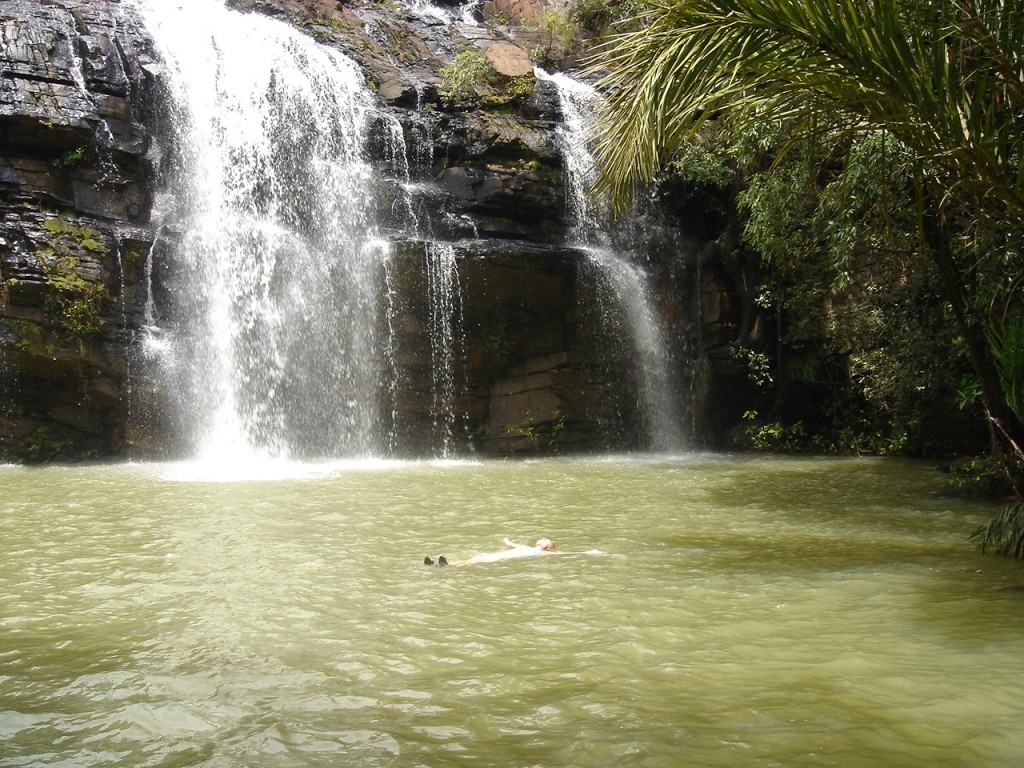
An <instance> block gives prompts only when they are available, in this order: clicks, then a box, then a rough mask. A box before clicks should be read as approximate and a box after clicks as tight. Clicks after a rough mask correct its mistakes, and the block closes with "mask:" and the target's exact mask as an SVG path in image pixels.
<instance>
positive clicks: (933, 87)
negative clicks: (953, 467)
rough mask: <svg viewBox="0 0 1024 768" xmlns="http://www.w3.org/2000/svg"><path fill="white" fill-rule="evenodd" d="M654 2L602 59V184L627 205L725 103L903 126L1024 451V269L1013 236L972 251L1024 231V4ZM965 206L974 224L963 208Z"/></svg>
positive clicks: (923, 220)
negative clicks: (1013, 260)
mask: <svg viewBox="0 0 1024 768" xmlns="http://www.w3.org/2000/svg"><path fill="white" fill-rule="evenodd" d="M645 5H646V9H645V10H644V11H643V12H642V19H641V22H642V23H641V24H640V27H641V29H640V31H637V32H631V33H626V34H622V35H619V36H616V37H613V38H611V39H610V40H609V42H608V44H607V45H606V46H605V47H604V49H603V50H602V51H601V53H600V54H599V56H598V59H597V60H596V63H597V64H598V65H599V66H600V67H602V68H603V69H606V70H607V74H606V75H605V76H604V77H603V79H602V84H601V85H602V88H603V90H605V91H606V92H607V93H608V100H607V106H606V110H605V113H604V115H603V120H602V122H601V126H600V128H599V133H598V137H597V138H598V148H597V157H598V161H599V163H600V164H601V170H600V173H599V175H598V179H597V182H596V185H595V192H596V193H597V194H601V195H605V196H607V197H609V198H610V199H611V200H612V202H613V203H614V205H615V207H616V208H617V209H618V210H623V209H625V208H626V207H627V206H628V205H629V204H630V202H631V200H632V199H633V198H634V196H635V194H636V192H637V190H639V189H641V188H642V187H643V186H644V185H646V184H647V183H648V182H650V180H651V179H653V177H654V175H655V174H656V173H657V171H658V170H659V169H660V168H661V167H662V166H663V165H664V164H665V163H666V162H667V161H668V160H670V159H671V157H672V156H673V154H674V153H675V152H676V151H677V150H678V149H680V147H682V146H683V145H684V144H685V143H686V142H687V141H689V140H690V139H691V138H692V137H693V136H694V135H695V133H696V131H697V130H698V129H699V128H700V126H701V125H702V124H703V123H704V122H705V121H707V120H709V119H712V118H713V119H716V120H717V121H719V122H720V123H722V124H724V125H726V126H728V127H730V128H732V129H733V130H736V131H741V130H743V129H744V128H746V127H748V126H749V124H750V123H751V122H752V121H753V120H755V119H763V117H764V116H766V115H767V116H770V117H774V118H779V119H782V120H785V121H788V122H789V123H791V124H794V125H797V126H799V129H802V130H804V131H820V130H824V129H826V128H828V129H830V130H836V129H839V128H845V129H850V130H855V131H857V132H861V133H870V132H884V133H886V134H889V135H891V136H894V137H895V138H897V139H898V140H899V141H901V142H902V143H903V144H904V145H905V147H906V148H907V149H908V150H909V151H910V153H911V154H912V157H913V158H914V164H915V169H916V172H915V177H916V180H917V181H916V185H917V189H918V195H917V198H918V220H919V222H920V230H921V236H922V237H921V239H922V247H923V248H924V249H925V250H926V251H927V252H928V255H929V256H930V258H931V259H932V260H933V262H934V263H935V265H936V266H937V268H938V271H939V274H940V275H941V276H942V279H943V283H944V286H945V290H946V292H947V298H948V300H949V301H950V303H951V305H952V307H953V310H954V312H955V313H956V316H957V320H958V323H959V327H960V331H961V334H962V336H963V338H964V342H965V345H966V347H967V349H968V351H969V352H970V355H971V359H972V363H973V366H974V370H975V373H976V374H977V377H978V382H979V385H980V388H981V391H982V397H983V399H984V403H985V406H986V409H987V411H988V415H989V419H990V423H991V425H992V428H993V432H994V434H995V435H996V436H997V437H998V438H999V440H1000V443H1001V444H1002V445H1003V446H1005V447H1008V448H1009V449H1010V451H1011V453H1012V454H1013V455H1016V456H1017V457H1024V422H1022V420H1021V418H1020V417H1019V416H1018V414H1016V413H1014V411H1013V409H1012V408H1010V407H1009V404H1008V403H1007V395H1008V394H1009V393H1007V392H1006V391H1005V390H1004V388H1003V386H1002V380H1005V378H1006V376H1005V371H1004V372H1003V374H1004V375H1003V377H1002V379H1001V378H1000V369H999V368H998V367H997V365H996V360H995V355H994V354H993V347H992V344H990V341H991V340H994V339H999V338H1000V337H1001V336H1002V335H1003V334H1002V327H1003V325H1002V324H1003V322H1004V321H1005V320H1007V318H1008V317H1009V314H1008V312H1007V308H1008V307H1010V306H1011V305H1012V303H1013V301H1014V300H1015V298H1016V297H1018V296H1019V294H1020V291H1021V285H1022V284H1024V280H1022V276H1024V268H1022V265H1020V264H1008V262H1009V261H1010V259H1008V258H1007V253H1006V252H999V251H998V249H992V248H982V247H980V246H979V247H976V248H974V249H973V250H971V251H970V253H969V256H970V258H965V257H964V254H965V252H966V251H965V249H964V247H963V243H964V242H965V241H966V240H968V239H970V238H976V241H977V242H978V243H980V242H982V241H983V240H985V239H986V238H987V242H990V243H991V242H993V241H997V240H999V239H1000V238H1002V239H1006V237H1007V233H1010V234H1011V236H1012V235H1013V234H1016V236H1020V235H1021V234H1022V233H1024V163H1022V160H1024V3H1018V2H1010V1H1009V0H647V2H646V3H645ZM964 211H967V212H970V217H971V221H970V222H969V225H967V226H961V225H960V224H959V223H957V222H956V221H955V220H956V219H957V217H962V216H963V212H964ZM992 233H997V234H998V236H997V237H992V236H991V235H992ZM993 276H995V279H993ZM982 278H985V279H984V280H983V279H982ZM982 282H985V283H986V284H987V285H988V286H990V288H989V292H988V293H987V294H985V295H983V294H982V293H981V292H980V291H979V290H978V285H979V284H980V283H982ZM994 283H995V288H994V289H991V286H992V285H993V284H994ZM1004 357H1005V356H1004ZM1018 357H1019V356H1018Z"/></svg>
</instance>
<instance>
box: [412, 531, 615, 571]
mask: <svg viewBox="0 0 1024 768" xmlns="http://www.w3.org/2000/svg"><path fill="white" fill-rule="evenodd" d="M503 542H504V543H505V546H506V547H509V549H505V550H502V551H501V552H487V553H485V554H482V555H474V556H473V557H471V558H469V559H467V560H456V561H454V562H451V563H449V562H448V558H446V557H445V556H444V555H441V556H440V557H438V558H437V564H438V565H453V566H455V567H456V568H460V567H462V566H464V565H477V564H478V563H499V562H501V561H503V560H518V559H519V558H523V557H543V556H544V555H603V554H604V552H602V551H601V550H599V549H591V550H588V551H586V552H556V551H555V542H553V541H552V540H551V539H547V538H544V539H537V543H536V544H534V545H533V546H532V547H529V546H527V545H526V544H516V543H515V542H514V541H510V540H509V539H503ZM423 564H424V565H433V564H434V561H433V560H431V559H430V557H429V556H428V557H425V558H423Z"/></svg>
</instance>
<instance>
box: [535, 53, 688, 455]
mask: <svg viewBox="0 0 1024 768" xmlns="http://www.w3.org/2000/svg"><path fill="white" fill-rule="evenodd" d="M536 75H537V78H538V79H541V80H546V81H549V82H551V83H552V84H553V85H554V86H555V88H556V89H557V91H558V98H559V103H560V105H561V109H562V124H561V125H560V126H559V127H558V130H557V135H558V137H559V143H560V145H561V149H562V157H563V164H564V168H565V186H566V204H567V206H568V209H569V220H570V228H571V229H570V238H572V240H574V241H575V243H576V244H577V245H578V246H579V247H580V248H582V249H583V251H584V252H585V253H586V254H587V256H588V258H589V259H590V261H591V263H592V264H593V265H594V266H595V267H596V268H597V269H598V271H599V272H600V275H601V277H602V280H603V281H604V283H605V286H606V288H607V290H608V291H609V292H610V293H611V294H612V296H613V297H614V303H615V304H616V305H617V307H618V309H619V310H620V311H621V312H622V313H623V314H624V315H625V325H626V327H627V329H628V332H629V336H630V338H631V341H632V344H633V348H634V352H635V354H636V357H637V361H638V364H639V370H638V376H639V382H638V385H639V388H640V399H641V405H642V414H643V419H644V422H645V426H646V429H647V434H648V440H649V443H650V447H651V448H653V449H654V450H656V451H663V452H678V451H681V450H683V449H684V448H685V446H686V439H685V437H684V435H683V430H682V418H681V414H680V407H679V403H678V401H677V397H676V395H675V391H676V388H675V386H674V382H673V380H672V375H671V370H670V367H669V354H668V352H667V350H668V346H667V345H666V343H665V337H664V333H663V331H662V328H661V326H660V324H659V323H658V320H657V315H656V313H655V310H654V307H653V305H652V301H651V298H650V295H651V291H650V287H649V285H648V283H649V277H648V275H647V274H646V273H645V272H644V270H643V269H642V268H641V267H640V266H639V265H637V264H635V263H632V262H630V261H627V260H625V259H624V258H622V257H621V256H619V255H618V254H617V253H616V251H615V250H614V248H613V247H612V246H611V237H610V235H609V230H608V225H607V223H606V222H607V221H608V217H607V212H606V211H604V210H603V209H602V208H601V207H600V205H599V204H597V203H595V202H594V201H592V200H591V199H590V198H589V196H588V194H587V192H588V190H589V188H590V186H591V184H592V183H593V181H594V174H595V167H596V163H595V159H594V157H593V155H592V154H591V152H590V149H589V148H588V146H587V136H588V133H589V131H590V121H589V119H588V116H589V115H591V114H593V113H594V106H595V103H596V102H597V99H598V98H599V95H598V93H597V91H596V90H594V89H593V88H591V87H590V86H589V85H587V84H585V83H582V82H580V81H578V80H575V79H573V78H571V77H569V76H567V75H564V74H560V73H556V74H548V73H547V72H545V71H543V70H541V69H537V70H536Z"/></svg>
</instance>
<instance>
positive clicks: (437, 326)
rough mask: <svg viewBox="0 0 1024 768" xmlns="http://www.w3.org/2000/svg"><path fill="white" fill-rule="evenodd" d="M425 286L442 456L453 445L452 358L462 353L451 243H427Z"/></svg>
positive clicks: (435, 415)
mask: <svg viewBox="0 0 1024 768" xmlns="http://www.w3.org/2000/svg"><path fill="white" fill-rule="evenodd" d="M427 287H428V291H427V292H428V301H429V304H430V358H431V399H432V407H431V411H432V416H433V421H434V432H435V437H436V440H437V443H438V444H439V445H440V448H441V456H442V457H444V458H450V457H451V455H452V449H453V447H454V439H455V423H456V419H457V414H456V412H455V408H456V403H455V396H456V393H457V391H458V388H457V384H458V382H456V377H455V369H456V366H455V362H456V360H458V359H461V358H462V357H463V356H464V354H465V344H464V339H463V336H462V293H461V291H460V288H459V275H458V270H457V267H456V260H455V246H454V245H452V244H451V243H428V244H427Z"/></svg>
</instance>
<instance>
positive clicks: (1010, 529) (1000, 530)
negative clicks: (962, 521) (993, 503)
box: [970, 504, 1024, 557]
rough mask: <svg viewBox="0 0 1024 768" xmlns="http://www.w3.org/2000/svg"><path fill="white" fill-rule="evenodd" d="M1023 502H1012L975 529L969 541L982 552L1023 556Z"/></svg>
mask: <svg viewBox="0 0 1024 768" xmlns="http://www.w3.org/2000/svg"><path fill="white" fill-rule="evenodd" d="M1022 516H1024V504H1014V505H1013V506H1010V507H1007V508H1006V509H1004V510H1003V511H1002V512H1000V513H999V514H998V515H996V516H995V517H993V518H992V519H991V520H990V521H989V522H988V524H987V525H983V526H981V527H979V528H978V529H977V530H975V531H974V532H973V533H972V534H971V536H970V542H971V543H972V544H974V545H975V546H976V547H978V549H980V550H981V551H982V552H983V553H984V552H991V553H992V554H995V555H1006V556H1008V557H1024V520H1022V519H1021V518H1022Z"/></svg>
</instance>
